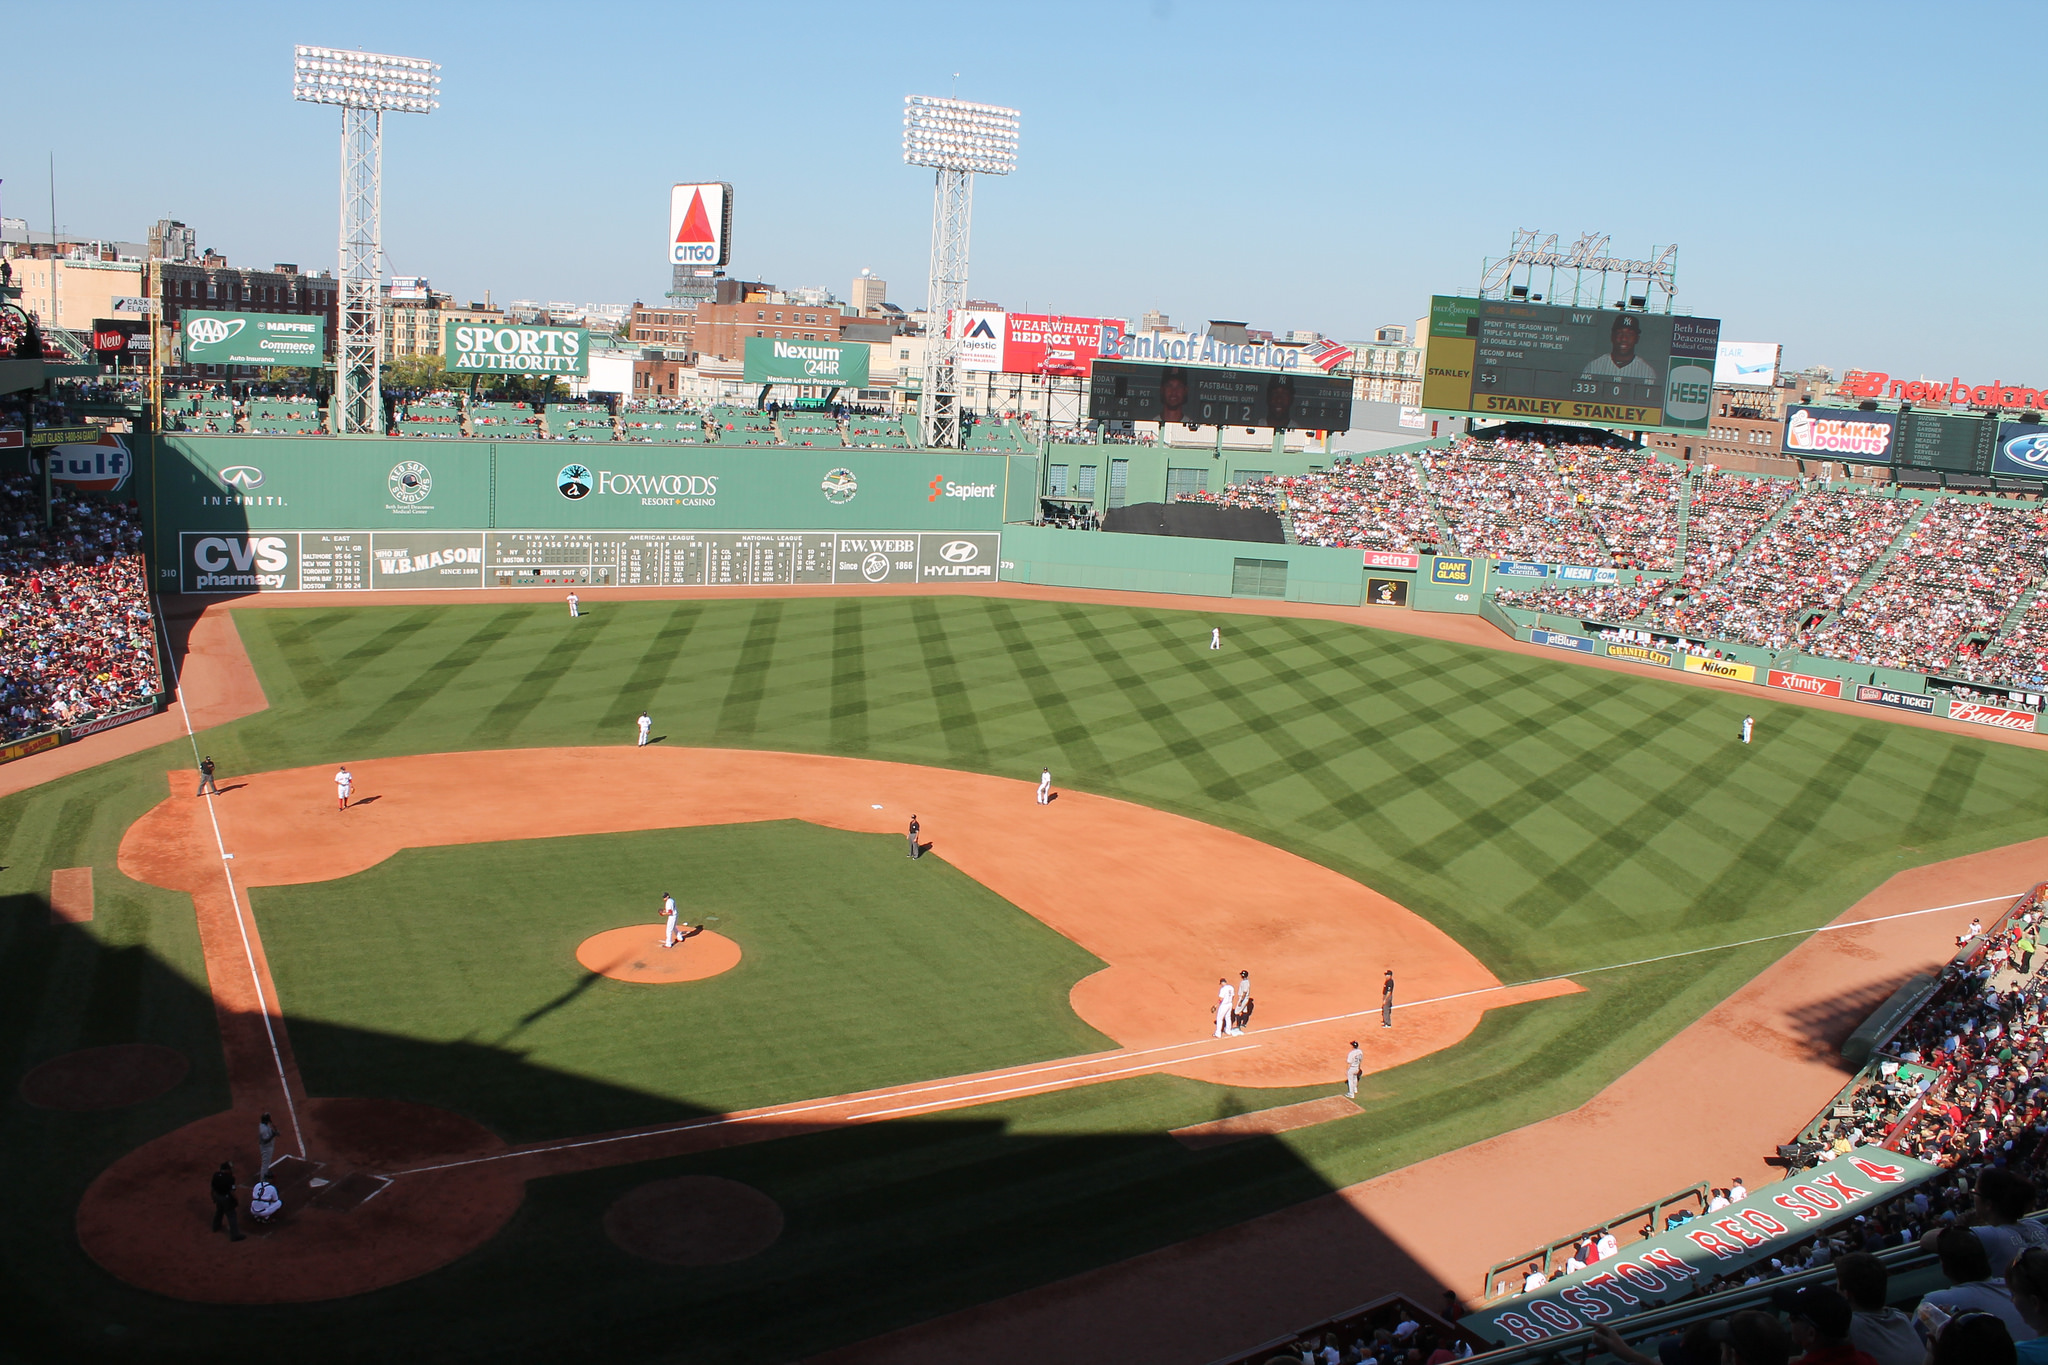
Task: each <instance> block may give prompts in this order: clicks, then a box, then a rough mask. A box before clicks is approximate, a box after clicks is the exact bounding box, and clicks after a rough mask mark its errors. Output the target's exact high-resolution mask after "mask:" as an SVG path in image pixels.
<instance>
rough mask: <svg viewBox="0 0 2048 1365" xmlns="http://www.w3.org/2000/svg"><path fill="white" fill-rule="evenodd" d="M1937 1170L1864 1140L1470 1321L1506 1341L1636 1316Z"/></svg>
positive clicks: (1769, 1254)
mask: <svg viewBox="0 0 2048 1365" xmlns="http://www.w3.org/2000/svg"><path fill="white" fill-rule="evenodd" d="M1939 1174H1940V1168H1939V1167H1935V1166H1930V1165H1928V1164H1927V1163H1925V1162H1923V1161H1916V1160H1914V1159H1913V1158H1912V1157H1909V1156H1902V1155H1900V1154H1899V1153H1897V1152H1892V1151H1887V1150H1886V1149H1884V1148H1882V1147H1857V1148H1854V1149H1853V1150H1851V1151H1849V1152H1845V1153H1844V1154H1842V1155H1841V1156H1838V1157H1835V1158H1833V1159H1831V1160H1828V1161H1826V1162H1823V1163H1822V1164H1821V1165H1819V1166H1817V1167H1815V1168H1813V1169H1811V1170H1805V1171H1798V1172H1795V1173H1793V1174H1792V1175H1790V1176H1787V1177H1786V1178H1785V1179H1783V1180H1780V1181H1777V1182H1776V1183H1774V1184H1770V1185H1766V1186H1764V1187H1763V1188H1762V1189H1759V1190H1754V1191H1752V1192H1751V1193H1750V1196H1749V1198H1747V1199H1744V1200H1740V1201H1738V1202H1736V1203H1733V1204H1730V1205H1729V1206H1728V1207H1727V1208H1724V1209H1719V1210H1716V1211H1715V1212H1713V1213H1710V1214H1707V1215H1705V1216H1704V1217H1700V1218H1695V1219H1693V1220H1692V1221H1691V1222H1689V1223H1684V1224H1681V1225H1680V1226H1678V1227H1675V1228H1672V1229H1670V1230H1669V1231H1667V1232H1660V1233H1657V1234H1655V1235H1653V1236H1650V1237H1646V1238H1644V1239H1643V1240H1642V1241H1640V1242H1636V1243H1634V1244H1632V1245H1630V1246H1627V1247H1624V1248H1622V1250H1621V1252H1620V1254H1618V1255H1616V1256H1611V1257H1608V1258H1607V1259H1605V1260H1601V1261H1596V1262H1594V1263H1593V1264H1592V1265H1589V1266H1587V1267H1586V1268H1585V1269H1584V1270H1575V1271H1573V1272H1572V1273H1571V1274H1569V1275H1560V1276H1558V1277H1557V1278H1555V1279H1553V1280H1551V1281H1550V1283H1548V1284H1546V1285H1544V1286H1543V1288H1541V1289H1539V1290H1536V1291H1535V1292H1534V1293H1530V1294H1522V1295H1517V1296H1516V1297H1514V1298H1512V1299H1507V1300H1504V1301H1502V1302H1500V1303H1497V1304H1494V1305H1492V1306H1491V1307H1488V1308H1482V1309H1480V1310H1479V1311H1478V1312H1476V1313H1473V1314H1471V1315H1470V1316H1468V1317H1466V1318H1465V1319H1464V1320H1463V1322H1464V1325H1466V1326H1468V1327H1472V1328H1474V1329H1476V1330H1477V1331H1479V1332H1480V1333H1482V1334H1484V1335H1486V1336H1488V1337H1491V1338H1493V1339H1494V1340H1495V1341H1497V1342H1500V1343H1501V1344H1502V1345H1509V1344H1513V1343H1518V1342H1527V1341H1542V1340H1544V1339H1545V1338H1547V1337H1554V1336H1559V1335H1562V1334H1564V1333H1566V1332H1579V1331H1584V1330H1585V1329H1586V1328H1588V1327H1591V1326H1593V1325H1594V1324H1595V1323H1599V1322H1607V1321H1615V1320H1619V1319H1621V1318H1626V1317H1630V1316H1632V1315H1633V1314H1636V1313H1640V1312H1643V1311H1645V1310H1646V1309H1648V1308H1651V1307H1654V1306H1656V1305H1658V1304H1660V1303H1666V1302H1669V1301H1671V1300H1674V1299H1678V1298H1683V1297H1686V1296H1688V1295H1689V1294H1691V1293H1692V1292H1693V1290H1694V1289H1695V1288H1697V1287H1698V1286H1699V1285H1701V1284H1703V1283H1705V1282H1706V1281H1707V1280H1710V1279H1712V1278H1713V1277H1714V1276H1716V1275H1725V1274H1728V1273H1730V1272H1733V1271H1738V1270H1740V1269H1741V1268H1742V1267H1744V1266H1747V1265H1752V1264H1766V1265H1767V1264H1768V1262H1769V1260H1770V1258H1771V1257H1773V1256H1777V1255H1780V1254H1782V1253H1783V1252H1784V1250H1785V1249H1786V1248H1787V1247H1790V1246H1792V1245H1793V1244H1795V1243H1797V1242H1801V1241H1804V1240H1805V1239H1807V1238H1809V1237H1812V1236H1813V1235H1814V1234H1815V1233H1816V1232H1821V1231H1824V1230H1825V1229H1827V1228H1829V1227H1832V1226H1834V1225H1835V1224H1837V1223H1844V1222H1847V1221H1849V1220H1851V1219H1853V1218H1855V1217H1856V1216H1857V1215H1858V1214H1860V1213H1862V1212H1863V1211H1864V1210H1866V1209H1868V1208H1870V1207H1872V1206H1873V1205H1875V1204H1876V1203H1877V1202H1878V1201H1880V1200H1883V1199H1887V1198H1889V1197H1890V1196H1892V1195H1893V1194H1896V1193H1898V1192H1899V1191H1901V1190H1909V1189H1911V1188H1912V1187H1913V1186H1915V1185H1918V1184H1920V1183H1921V1182H1922V1181H1924V1180H1927V1179H1929V1178H1930V1177H1932V1176H1935V1175H1939Z"/></svg>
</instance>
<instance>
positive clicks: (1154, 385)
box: [1088, 360, 1351, 431]
mask: <svg viewBox="0 0 2048 1365" xmlns="http://www.w3.org/2000/svg"><path fill="white" fill-rule="evenodd" d="M1089 374H1090V376H1091V378H1092V381H1093V382H1091V383H1090V384H1089V386H1088V418H1089V420H1090V421H1099V422H1161V423H1165V422H1180V423H1185V424H1186V425H1188V426H1191V427H1193V426H1230V427H1279V428H1285V429H1287V430H1290V431H1349V430H1351V381H1350V380H1348V379H1334V378H1332V377H1330V376H1329V375H1322V374H1316V375H1307V374H1282V373H1277V372H1275V371H1271V370H1215V369H1207V368H1204V367H1202V366H1198V365H1142V364H1137V363H1134V362H1131V361H1123V360H1098V361H1096V362H1095V363H1094V365H1093V366H1092V367H1091V368H1090V370H1089Z"/></svg>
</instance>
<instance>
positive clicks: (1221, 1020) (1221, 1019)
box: [1216, 1005, 1230, 1038]
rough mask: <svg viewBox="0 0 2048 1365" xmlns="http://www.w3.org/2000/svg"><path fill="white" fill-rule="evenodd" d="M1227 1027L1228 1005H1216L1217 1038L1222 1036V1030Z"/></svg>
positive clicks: (1228, 1018) (1228, 1019) (1228, 1021)
mask: <svg viewBox="0 0 2048 1365" xmlns="http://www.w3.org/2000/svg"><path fill="white" fill-rule="evenodd" d="M1229 1027H1230V1006H1228V1005H1218V1006H1217V1007H1216V1036H1217V1037H1218V1038H1221V1037H1222V1036H1223V1032H1224V1030H1225V1029H1227V1028H1229Z"/></svg>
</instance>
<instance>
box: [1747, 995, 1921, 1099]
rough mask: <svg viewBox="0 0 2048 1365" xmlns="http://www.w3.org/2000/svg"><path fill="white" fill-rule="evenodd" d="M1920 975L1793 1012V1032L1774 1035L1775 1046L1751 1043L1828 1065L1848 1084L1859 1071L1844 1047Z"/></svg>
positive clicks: (1791, 1015)
mask: <svg viewBox="0 0 2048 1365" xmlns="http://www.w3.org/2000/svg"><path fill="white" fill-rule="evenodd" d="M1915 975H1916V973H1914V972H1910V971H1900V972H1895V973H1892V974H1891V975H1889V976H1887V977H1885V978H1884V979H1883V980H1881V981H1876V982H1873V983H1871V984H1870V985H1867V986H1862V987H1856V988H1851V989H1846V990H1844V991H1843V992H1842V993H1841V994H1840V995H1835V996H1831V997H1829V998H1828V999H1826V1000H1821V1001H1817V1002H1815V1003H1813V1004H1811V1005H1807V1006H1804V1007H1802V1008H1799V1009H1794V1010H1792V1011H1790V1012H1789V1016H1788V1017H1789V1018H1790V1020H1791V1023H1792V1028H1791V1031H1790V1032H1787V1033H1784V1034H1778V1035H1774V1038H1775V1042H1770V1041H1760V1040H1758V1039H1754V1038H1752V1039H1751V1040H1750V1041H1751V1042H1754V1043H1757V1044H1758V1045H1759V1046H1763V1047H1767V1048H1769V1049H1770V1050H1772V1051H1776V1052H1779V1053H1780V1054H1781V1055H1783V1056H1786V1057H1789V1058H1791V1059H1793V1060H1795V1061H1816V1062H1827V1063H1830V1064H1831V1065H1833V1066H1834V1067H1836V1068H1837V1069H1838V1070H1840V1071H1841V1073H1842V1078H1843V1080H1844V1081H1846V1080H1847V1079H1848V1078H1849V1076H1850V1075H1851V1073H1853V1072H1854V1071H1855V1070H1856V1068H1855V1067H1853V1066H1851V1065H1849V1063H1848V1062H1846V1061H1845V1060H1843V1058H1842V1044H1843V1043H1844V1042H1846V1041H1848V1038H1849V1035H1850V1034H1852V1033H1854V1032H1855V1031H1856V1030H1857V1029H1859V1028H1861V1027H1862V1026H1863V1022H1864V1020H1866V1019H1868V1018H1870V1016H1871V1015H1872V1014H1875V1013H1876V1012H1877V1010H1878V1008H1879V1007H1880V1006H1881V1005H1883V1004H1884V1002H1885V1001H1887V1000H1889V999H1891V998H1892V995H1893V994H1894V993H1895V992H1896V991H1897V990H1898V989H1899V988H1900V987H1901V986H1903V985H1905V984H1906V983H1907V982H1908V981H1910V980H1912V979H1913V977H1914V976H1915Z"/></svg>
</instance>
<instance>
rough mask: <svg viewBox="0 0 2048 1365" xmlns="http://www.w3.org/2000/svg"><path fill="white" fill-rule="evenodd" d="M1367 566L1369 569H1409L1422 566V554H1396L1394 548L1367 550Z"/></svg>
mask: <svg viewBox="0 0 2048 1365" xmlns="http://www.w3.org/2000/svg"><path fill="white" fill-rule="evenodd" d="M1365 567H1366V568H1368V569H1408V570H1411V571H1412V570H1415V569H1419V568H1421V567H1422V556H1421V555H1404V554H1396V553H1395V552H1394V551H1392V550H1367V551H1366V552H1365Z"/></svg>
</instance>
